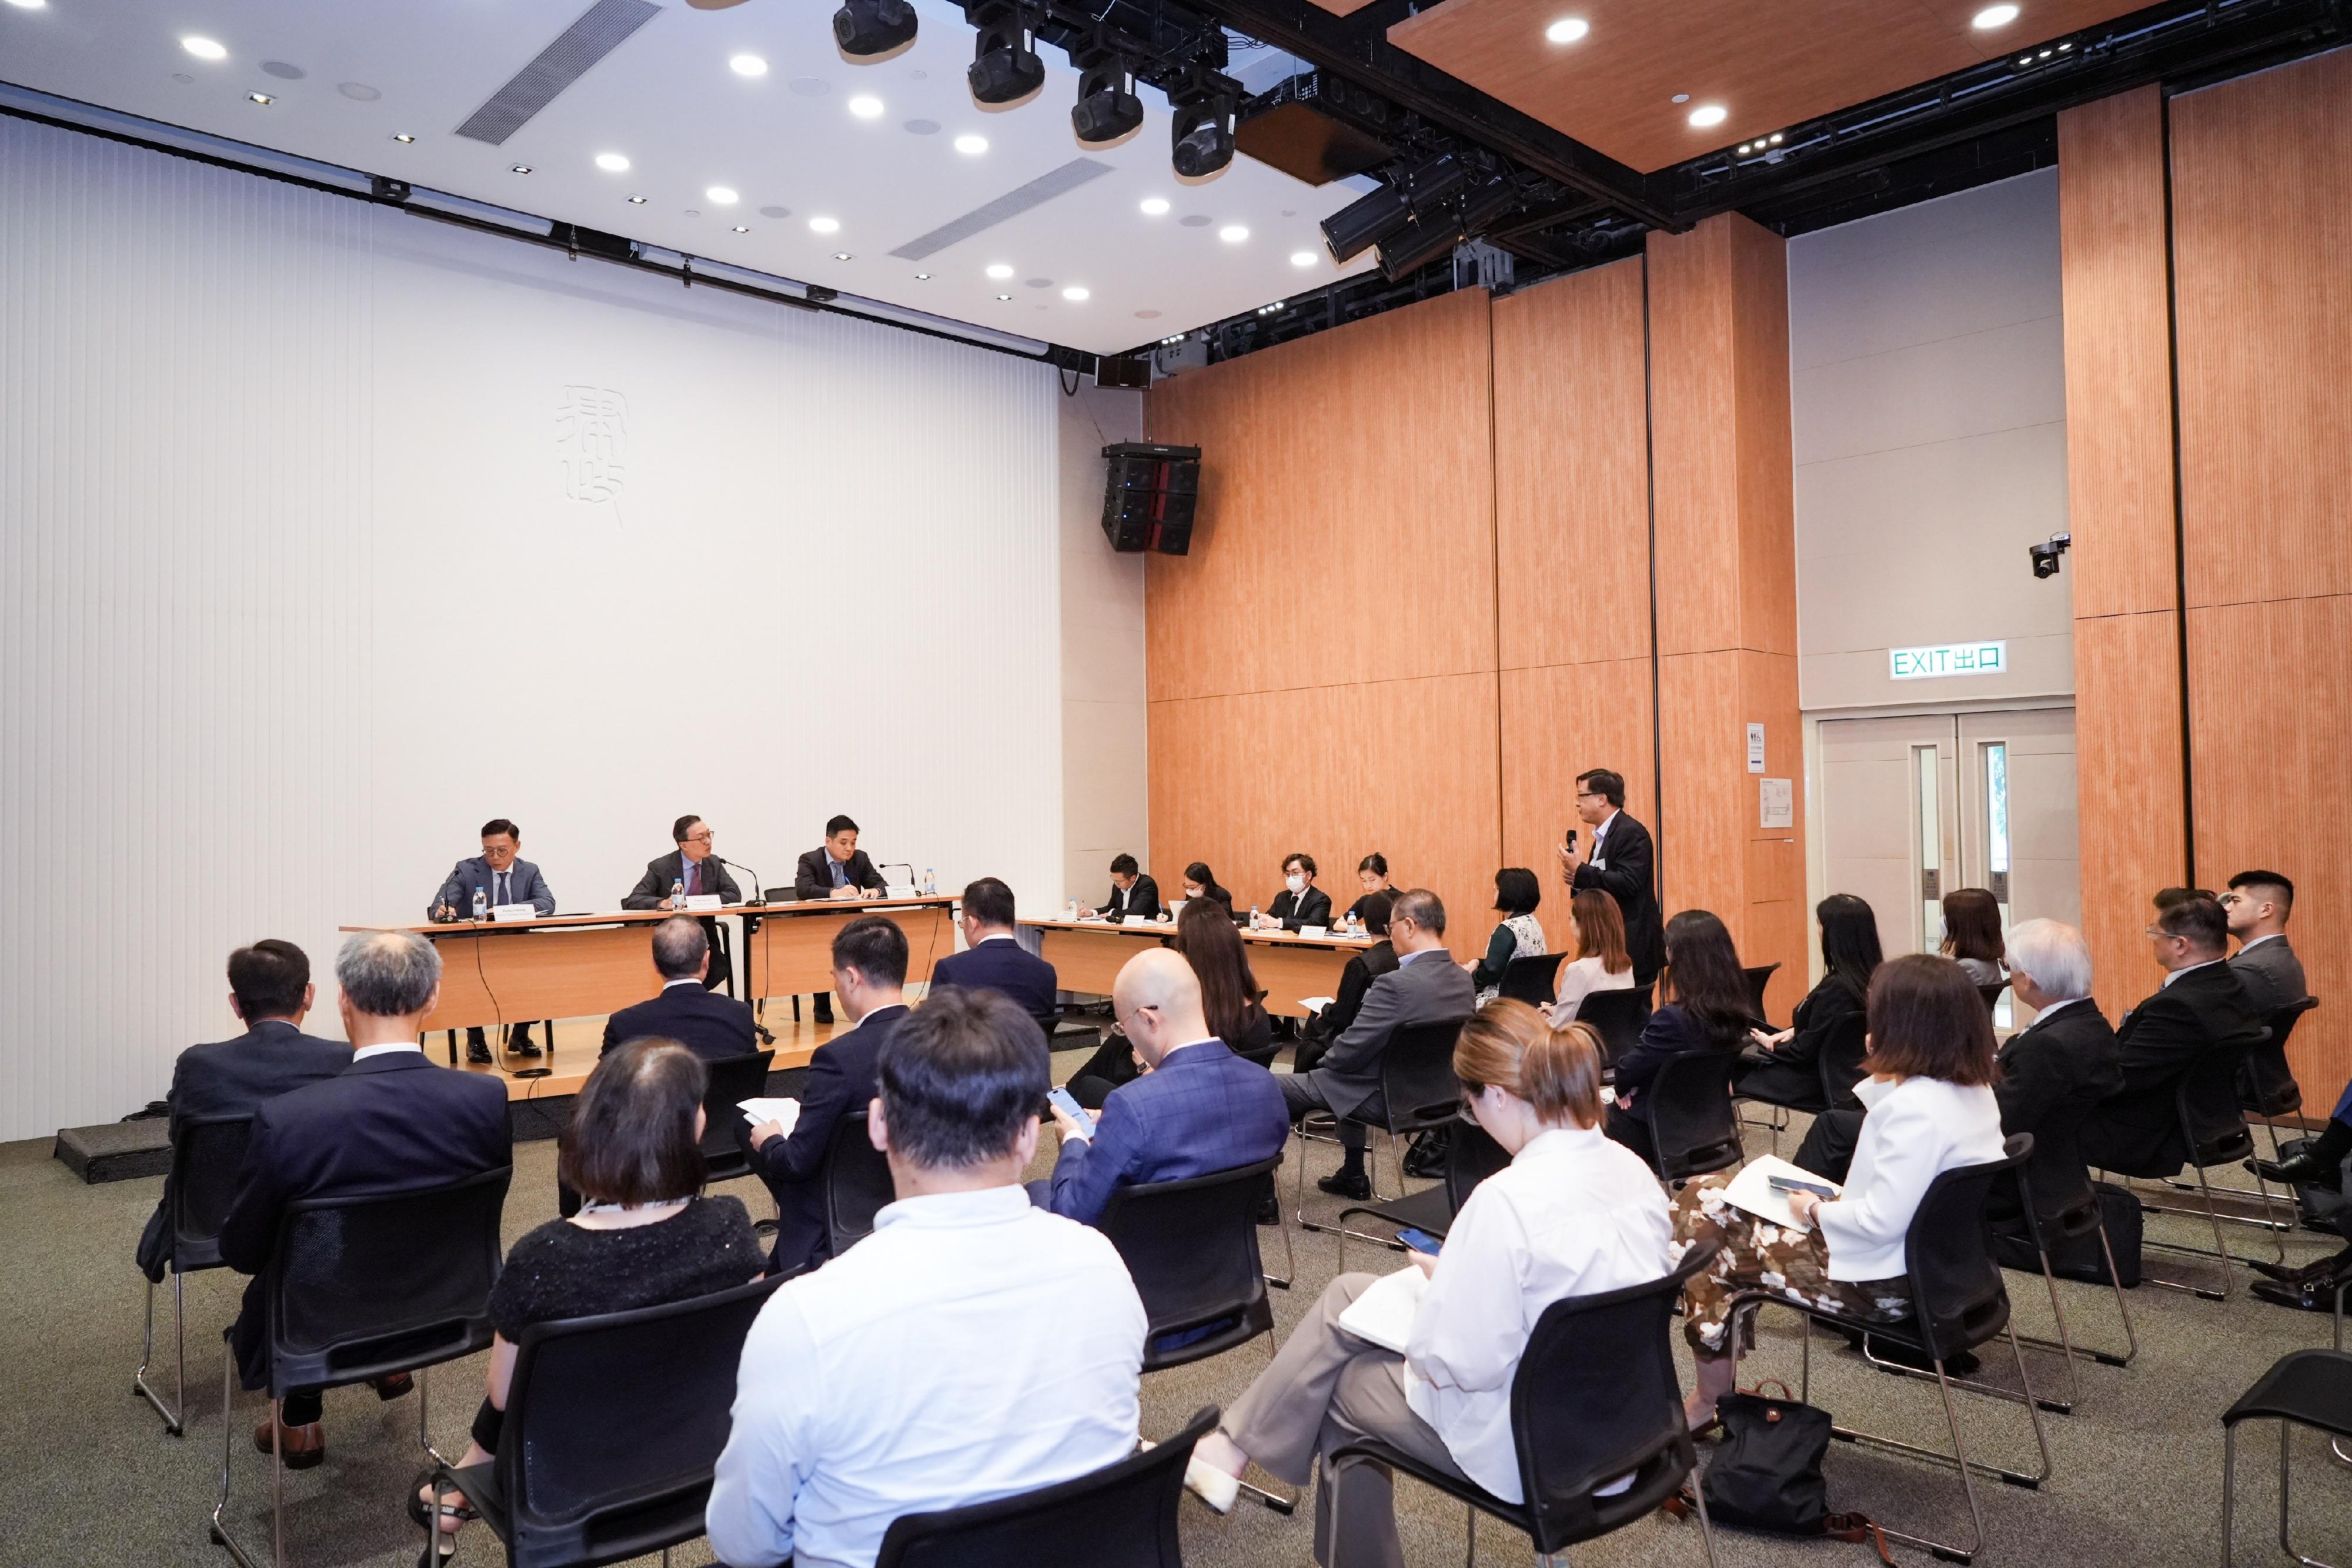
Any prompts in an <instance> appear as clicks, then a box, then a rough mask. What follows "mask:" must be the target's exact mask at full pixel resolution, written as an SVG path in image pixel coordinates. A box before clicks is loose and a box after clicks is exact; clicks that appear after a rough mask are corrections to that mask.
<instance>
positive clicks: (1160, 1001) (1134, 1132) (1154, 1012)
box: [1030, 947, 1290, 1225]
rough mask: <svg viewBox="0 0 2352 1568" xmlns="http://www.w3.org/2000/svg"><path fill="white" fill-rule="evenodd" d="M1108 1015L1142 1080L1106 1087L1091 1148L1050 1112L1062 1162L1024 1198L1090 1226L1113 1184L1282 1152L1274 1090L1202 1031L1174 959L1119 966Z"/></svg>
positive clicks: (1260, 1072) (1144, 956) (1140, 959)
mask: <svg viewBox="0 0 2352 1568" xmlns="http://www.w3.org/2000/svg"><path fill="white" fill-rule="evenodd" d="M1111 1010H1112V1012H1113V1013H1114V1014H1116V1015H1117V1016H1118V1021H1119V1024H1120V1026H1121V1027H1122V1028H1123V1029H1124V1030H1126V1031H1127V1038H1128V1040H1129V1041H1130V1042H1132V1043H1133V1045H1134V1047H1135V1056H1136V1062H1137V1065H1139V1067H1141V1068H1142V1069H1143V1076H1142V1077H1140V1078H1138V1079H1137V1080H1135V1082H1132V1083H1125V1084H1121V1085H1120V1086H1119V1087H1118V1088H1117V1089H1114V1090H1113V1091H1111V1093H1110V1097H1109V1098H1108V1099H1107V1100H1105V1101H1104V1102H1103V1108H1102V1111H1101V1113H1100V1114H1099V1116H1098V1117H1097V1120H1096V1122H1095V1124H1094V1130H1093V1136H1092V1139H1091V1141H1089V1139H1088V1138H1087V1136H1086V1135H1085V1134H1084V1133H1082V1132H1081V1130H1080V1128H1079V1126H1078V1124H1077V1123H1076V1122H1075V1121H1073V1120H1071V1119H1070V1118H1069V1117H1068V1116H1067V1115H1066V1114H1064V1113H1062V1111H1061V1110H1060V1109H1058V1108H1056V1109H1055V1112H1054V1126H1055V1130H1056V1131H1057V1132H1059V1133H1060V1134H1061V1136H1062V1154H1061V1157H1060V1158H1059V1159H1058V1160H1057V1161H1055V1166H1054V1176H1053V1180H1052V1181H1051V1182H1050V1183H1046V1182H1033V1183H1032V1184H1030V1197H1032V1198H1033V1199H1034V1200H1035V1201H1036V1202H1038V1203H1040V1204H1042V1205H1044V1206H1045V1207H1049V1208H1051V1209H1052V1210H1053V1211H1054V1212H1055V1213H1056V1214H1059V1215H1063V1216H1066V1218H1071V1219H1075V1220H1076V1221H1078V1222H1079V1223H1080V1224H1082V1225H1093V1224H1095V1223H1096V1222H1097V1221H1098V1220H1100V1219H1101V1218H1102V1212H1103V1208H1104V1207H1105V1206H1106V1205H1108V1203H1109V1202H1110V1195H1111V1193H1112V1192H1113V1191H1115V1190H1116V1189H1118V1187H1121V1186H1132V1185H1138V1184H1140V1183H1144V1182H1155V1181H1182V1180H1185V1179H1186V1178H1188V1177H1192V1176H1213V1175H1215V1174H1216V1173H1217V1172H1219V1171H1228V1170H1234V1169H1236V1168H1237V1167H1239V1166H1252V1165H1255V1164H1257V1163H1258V1162H1259V1161H1260V1160H1267V1159H1272V1158H1273V1157H1274V1156H1275V1155H1278V1154H1280V1153H1282V1145H1283V1144H1284V1142H1285V1141H1286V1139H1287V1138H1288V1137H1289V1136H1290V1113H1289V1112H1288V1110H1287V1109H1286V1108H1285V1106H1284V1104H1283V1101H1282V1090H1281V1089H1280V1088H1279V1087H1278V1086H1277V1085H1276V1083H1275V1082H1274V1074H1273V1073H1271V1072H1268V1071H1266V1070H1265V1068H1263V1067H1260V1066H1258V1065H1257V1064H1256V1063H1255V1062H1254V1061H1243V1060H1242V1059H1241V1058H1240V1057H1238V1056H1235V1055H1234V1053H1233V1052H1232V1051H1228V1050H1227V1049H1226V1048H1225V1043H1224V1041H1223V1040H1219V1039H1217V1038H1216V1037H1215V1036H1214V1035H1213V1034H1211V1033H1210V1032H1209V1025H1208V1022H1207V1020H1206V1019H1204V1018H1203V1017H1202V1009H1201V982H1200V980H1199V979H1197V978H1196V977H1194V976H1193V974H1192V965H1190V964H1188V963H1186V962H1185V961H1184V958H1183V956H1182V955H1181V954H1180V953H1177V952H1175V951H1174V950H1173V949H1171V948H1167V947H1150V948H1146V949H1145V950H1144V951H1142V952H1140V953H1138V954H1137V955H1136V956H1134V957H1132V958H1129V960H1128V961H1127V967H1124V968H1122V969H1121V970H1119V972H1118V980H1116V981H1115V982H1113V985H1112V988H1111Z"/></svg>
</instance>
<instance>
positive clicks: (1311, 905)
mask: <svg viewBox="0 0 2352 1568" xmlns="http://www.w3.org/2000/svg"><path fill="white" fill-rule="evenodd" d="M1330 924H1331V895H1330V894H1328V893H1326V892H1324V891H1323V890H1322V889H1321V888H1319V887H1318V886H1316V885H1315V857H1314V856H1313V855H1310V854H1306V853H1299V854H1294V855H1291V856H1289V857H1287V858H1286V859H1285V860H1284V861H1283V862H1282V891H1281V892H1280V893H1277V894H1275V895H1274V902H1273V903H1272V904H1267V905H1266V908H1265V914H1264V915H1259V916H1258V917H1257V926H1258V929H1259V930H1261V931H1303V930H1305V929H1306V928H1307V926H1309V925H1320V926H1323V927H1326V928H1327V929H1328V927H1329V925H1330Z"/></svg>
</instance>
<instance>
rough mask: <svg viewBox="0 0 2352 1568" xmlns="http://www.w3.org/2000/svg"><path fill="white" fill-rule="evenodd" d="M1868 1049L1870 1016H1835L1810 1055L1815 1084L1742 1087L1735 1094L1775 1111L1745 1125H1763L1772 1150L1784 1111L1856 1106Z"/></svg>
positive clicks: (1783, 1125)
mask: <svg viewBox="0 0 2352 1568" xmlns="http://www.w3.org/2000/svg"><path fill="white" fill-rule="evenodd" d="M1869 1050H1870V1020H1869V1019H1866V1018H1865V1017H1864V1016H1863V1015H1862V1014H1860V1013H1855V1014H1853V1016H1851V1017H1849V1018H1844V1019H1839V1020H1838V1026H1837V1028H1836V1029H1834V1030H1831V1031H1830V1035H1829V1038H1828V1039H1826V1040H1822V1048H1821V1050H1820V1051H1818V1052H1817V1053H1816V1054H1815V1055H1814V1057H1813V1068H1814V1072H1815V1082H1816V1084H1817V1085H1818V1087H1816V1088H1813V1089H1811V1092H1806V1093H1801V1094H1787V1095H1780V1094H1772V1093H1769V1092H1764V1091H1761V1090H1752V1089H1743V1090H1740V1091H1739V1092H1738V1098H1740V1099H1742V1100H1753V1101H1755V1102H1756V1103H1759V1104H1761V1105H1770V1106H1773V1107H1775V1108H1776V1110H1777V1112H1778V1114H1776V1115H1775V1116H1774V1117H1773V1119H1772V1120H1770V1121H1769V1122H1749V1123H1748V1124H1747V1125H1748V1126H1751V1127H1755V1126H1761V1127H1767V1128H1769V1129H1770V1130H1771V1134H1772V1152H1773V1153H1775V1154H1778V1153H1780V1134H1782V1133H1785V1132H1787V1131H1788V1130H1789V1118H1788V1115H1787V1113H1788V1112H1790V1111H1802V1112H1804V1113H1806V1114H1807V1115H1810V1116H1818V1115H1820V1114H1821V1113H1822V1112H1824V1111H1827V1110H1830V1109H1832V1108H1846V1109H1853V1108H1858V1107H1859V1106H1860V1105H1861V1104H1862V1102H1861V1101H1859V1100H1857V1099H1855V1098H1854V1093H1853V1086H1854V1085H1855V1084H1857V1083H1859V1082H1862V1081H1863V1079H1864V1078H1865V1077H1867V1076H1868V1074H1867V1073H1865V1072H1864V1071H1863V1066H1862V1059H1863V1057H1864V1055H1866V1054H1868V1052H1869Z"/></svg>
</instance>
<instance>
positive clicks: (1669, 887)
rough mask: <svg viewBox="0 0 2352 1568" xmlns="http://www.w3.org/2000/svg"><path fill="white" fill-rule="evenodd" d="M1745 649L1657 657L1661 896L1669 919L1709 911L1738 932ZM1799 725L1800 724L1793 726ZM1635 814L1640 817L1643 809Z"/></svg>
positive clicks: (1742, 895)
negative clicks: (1679, 912) (1741, 685)
mask: <svg viewBox="0 0 2352 1568" xmlns="http://www.w3.org/2000/svg"><path fill="white" fill-rule="evenodd" d="M1739 664H1740V660H1739V653H1738V650H1737V649H1724V650H1722V651H1719V652H1717V653H1668V654H1666V655H1664V656H1663V657H1662V658H1660V659H1659V661H1658V716H1659V733H1658V776H1659V779H1661V781H1662V783H1663V785H1664V811H1662V812H1661V813H1660V819H1661V821H1663V823H1664V830H1663V831H1662V832H1661V833H1660V835H1659V844H1658V853H1659V859H1660V861H1661V862H1662V869H1663V871H1664V876H1663V877H1662V879H1661V881H1660V883H1659V898H1660V901H1661V903H1662V904H1664V908H1665V911H1666V913H1667V914H1668V915H1672V914H1673V913H1674V912H1675V910H1678V909H1711V910H1713V911H1715V913H1716V914H1717V915H1721V916H1722V917H1723V921H1724V924H1725V925H1728V926H1730V927H1731V935H1732V937H1733V939H1734V940H1735V941H1736V940H1738V937H1739V934H1740V928H1741V925H1742V921H1743V915H1742V911H1743V910H1744V908H1745V907H1746V904H1747V902H1748V898H1747V883H1748V823H1749V822H1751V821H1754V820H1755V818H1754V807H1753V806H1752V804H1751V803H1750V802H1749V800H1748V796H1749V795H1750V794H1751V793H1752V792H1753V789H1754V786H1753V785H1752V784H1750V785H1747V787H1746V788H1744V789H1743V788H1739V787H1738V786H1739V785H1740V784H1744V783H1745V781H1746V780H1747V779H1748V773H1747V767H1748V755H1747V728H1746V720H1745V719H1743V718H1742V717H1741V714H1742V712H1743V709H1742V708H1741V706H1740V695H1739ZM1791 727H1793V726H1791ZM1636 814H1637V815H1638V814H1639V813H1636Z"/></svg>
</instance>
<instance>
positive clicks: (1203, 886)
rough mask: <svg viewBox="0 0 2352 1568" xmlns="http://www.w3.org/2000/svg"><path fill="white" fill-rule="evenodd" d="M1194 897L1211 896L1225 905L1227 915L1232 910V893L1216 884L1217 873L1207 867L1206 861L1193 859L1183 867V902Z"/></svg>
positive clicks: (1189, 901) (1190, 900)
mask: <svg viewBox="0 0 2352 1568" xmlns="http://www.w3.org/2000/svg"><path fill="white" fill-rule="evenodd" d="M1196 898H1213V899H1215V900H1216V901H1217V902H1218V903H1219V904H1223V905H1224V906H1225V913H1226V914H1227V915H1231V914H1232V913H1233V912H1234V895H1233V894H1230V893H1227V892H1226V891H1225V890H1224V889H1223V888H1222V887H1219V886H1218V885H1217V873H1215V872H1213V871H1211V870H1210V869H1209V862H1207V861H1194V862H1192V864H1191V865H1188V866H1186V867H1185V868H1184V899H1185V902H1186V903H1188V904H1189V903H1191V902H1192V900H1193V899H1196Z"/></svg>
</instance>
